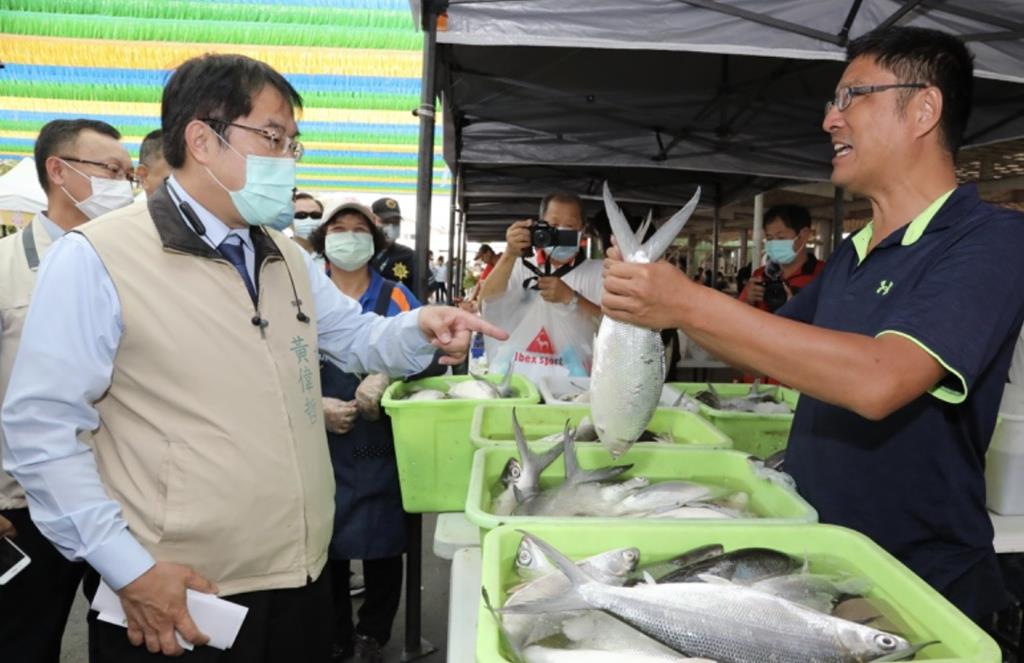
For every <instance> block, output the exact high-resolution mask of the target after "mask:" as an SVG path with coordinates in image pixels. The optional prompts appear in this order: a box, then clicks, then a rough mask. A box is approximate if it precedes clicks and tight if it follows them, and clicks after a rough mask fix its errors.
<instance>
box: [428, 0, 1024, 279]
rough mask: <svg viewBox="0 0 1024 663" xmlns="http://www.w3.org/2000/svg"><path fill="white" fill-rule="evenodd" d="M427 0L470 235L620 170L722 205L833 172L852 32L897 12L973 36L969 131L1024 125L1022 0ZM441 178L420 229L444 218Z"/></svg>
mask: <svg viewBox="0 0 1024 663" xmlns="http://www.w3.org/2000/svg"><path fill="white" fill-rule="evenodd" d="M412 4H413V10H414V13H415V15H416V16H417V20H420V21H421V22H422V25H423V26H424V27H425V40H426V42H428V45H427V48H426V49H425V55H426V56H428V57H426V58H425V62H424V71H425V72H426V71H427V69H428V68H430V70H431V72H432V74H436V83H435V84H434V85H436V92H437V93H438V94H439V95H440V96H441V98H442V103H443V109H444V116H443V117H444V128H445V131H444V154H445V159H446V161H447V162H448V164H449V167H450V168H451V169H452V170H453V172H454V173H455V174H456V180H457V187H456V189H457V191H456V194H455V196H454V202H455V204H453V220H454V219H455V216H456V215H455V213H454V210H456V209H457V210H458V211H459V212H460V214H459V216H460V218H459V221H460V223H458V224H456V223H453V224H452V228H455V227H456V225H458V226H459V228H460V230H459V233H460V244H461V243H462V242H463V241H464V240H465V239H466V238H467V237H472V238H474V239H497V238H498V237H499V235H497V234H496V231H495V228H496V226H499V225H501V224H503V223H506V222H507V221H508V220H510V219H512V218H519V216H518V215H519V213H520V212H521V211H522V212H528V214H526V215H527V216H532V215H534V214H535V210H536V202H537V201H538V200H539V198H540V197H541V196H542V195H543V194H544V193H545V192H547V191H550V190H551V188H552V185H554V184H557V185H558V186H557V188H567V189H569V190H574V191H576V192H577V193H580V194H581V195H584V196H585V197H586V196H592V195H593V192H594V186H595V184H594V183H595V182H597V183H599V182H600V181H601V180H603V179H608V180H609V181H610V183H611V185H612V187H613V190H614V191H616V195H617V196H619V195H622V197H623V199H624V200H626V201H632V202H635V203H636V204H638V205H647V206H662V205H664V206H672V205H674V204H676V203H677V202H678V200H679V198H681V197H682V196H680V194H682V195H683V196H685V192H686V191H692V190H693V186H694V185H695V184H697V183H702V184H703V185H704V186H705V195H704V200H705V205H711V206H713V205H717V204H723V203H725V202H728V201H729V200H733V199H736V198H741V197H749V196H750V195H751V194H752V193H756V192H757V191H760V190H765V189H767V188H771V187H774V186H778V185H779V184H781V183H784V182H791V181H821V180H825V179H827V177H828V173H829V169H830V166H829V160H830V158H831V153H830V150H829V145H828V140H827V137H826V136H825V134H824V133H823V132H822V130H821V128H820V122H821V118H822V112H823V104H824V101H825V100H826V99H827V98H829V96H830V95H831V93H832V91H833V89H834V87H835V83H836V82H837V81H838V79H839V76H840V74H841V72H842V69H843V66H844V65H843V59H844V57H845V56H844V44H845V41H846V40H847V39H848V38H851V37H856V36H858V35H859V34H863V33H864V32H866V31H868V30H870V29H872V28H873V27H876V26H877V25H880V24H883V23H898V24H901V25H922V26H927V27H937V28H940V29H945V30H948V31H952V32H955V33H957V34H960V35H962V36H964V37H965V38H966V39H967V40H968V41H969V42H970V43H971V47H972V50H973V51H974V52H975V54H976V58H977V62H976V73H977V86H976V87H977V90H976V103H975V110H974V114H973V117H972V123H971V127H970V130H969V136H968V140H969V143H971V144H984V143H990V142H995V141H1001V140H1006V139H1009V138H1013V137H1017V136H1021V135H1024V103H1022V102H1024V76H1022V72H1020V70H1019V64H1018V63H1019V62H1020V61H1022V59H1024V40H1022V39H1021V37H1022V35H1024V7H1022V6H1021V5H1020V4H1019V3H1014V2H1009V1H1005V0H1004V1H1001V2H990V1H984V2H982V1H973V2H967V0H957V1H956V2H938V1H932V2H918V1H911V2H893V1H892V0H864V1H854V0H820V1H816V2H813V3H810V2H798V1H794V0H789V1H771V2H768V1H764V0H757V1H753V0H746V1H744V0H733V1H730V2H725V1H719V0H699V1H698V0H687V1H684V0H637V1H634V2H630V3H613V2H607V1H600V0H598V1H593V0H531V1H530V2H523V1H521V0H463V1H459V0H453V1H452V2H448V3H444V2H438V3H434V2H428V3H426V4H424V5H421V4H419V3H418V2H415V1H414V2H413V3H412ZM440 12H445V14H444V19H443V20H442V29H441V31H440V32H437V33H436V42H434V41H433V37H432V35H434V34H435V33H434V32H433V26H434V25H435V23H436V17H437V16H438V14H439V13H440ZM430 60H434V63H433V65H434V66H433V67H431V66H430V65H431V62H430ZM427 78H428V77H426V76H425V77H424V81H425V82H426V81H427ZM433 91H434V87H433V86H432V88H431V90H426V89H425V90H424V93H425V95H424V99H426V98H427V96H426V95H427V94H430V95H431V99H432V98H433ZM421 119H422V120H423V121H424V126H426V125H427V124H430V127H431V128H432V123H429V122H428V121H427V120H428V119H430V120H432V118H427V117H424V116H421ZM432 136H433V134H432V133H430V134H429V138H430V139H431V145H430V147H431V149H432V147H433V145H432ZM428 154H429V153H428ZM425 175H426V179H427V180H428V181H423V180H421V181H420V183H419V184H420V186H419V195H420V202H419V203H418V207H419V208H420V210H421V214H420V215H419V219H420V222H421V223H423V224H424V228H423V229H422V230H420V231H419V232H418V233H417V236H418V237H419V236H423V237H425V236H426V225H425V224H426V223H428V222H429V221H428V219H429V217H428V215H427V214H426V213H423V212H422V210H425V209H427V207H428V206H429V191H430V187H429V184H430V182H429V176H430V173H429V171H426V172H425ZM620 191H621V192H622V194H620V193H619V192H620ZM684 199H685V198H684ZM706 211H707V210H706V209H705V212H706ZM417 248H419V247H417ZM422 253H425V248H424V251H423V252H422ZM463 264H464V263H463Z"/></svg>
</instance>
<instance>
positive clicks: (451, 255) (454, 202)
mask: <svg viewBox="0 0 1024 663" xmlns="http://www.w3.org/2000/svg"><path fill="white" fill-rule="evenodd" d="M461 179H462V169H461V168H458V167H456V169H455V176H454V177H453V178H452V198H451V208H450V209H449V213H448V288H447V290H448V301H447V302H446V303H448V304H451V303H452V299H453V298H454V297H455V278H454V276H453V270H454V269H455V267H454V265H452V262H453V261H454V260H455V222H456V219H457V218H458V214H459V210H458V207H459V184H460V180H461Z"/></svg>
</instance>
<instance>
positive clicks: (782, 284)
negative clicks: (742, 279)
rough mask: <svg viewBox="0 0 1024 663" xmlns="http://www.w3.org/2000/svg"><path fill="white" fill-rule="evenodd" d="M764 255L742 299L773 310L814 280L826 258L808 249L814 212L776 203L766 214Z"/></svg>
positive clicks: (823, 266) (761, 307) (745, 288)
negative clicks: (816, 255)
mask: <svg viewBox="0 0 1024 663" xmlns="http://www.w3.org/2000/svg"><path fill="white" fill-rule="evenodd" d="M764 237H765V243H764V244H765V247H764V248H765V255H766V256H767V258H768V260H767V261H766V263H765V266H764V267H760V268H758V269H757V271H755V272H754V273H753V275H752V276H751V277H750V281H748V282H747V285H746V287H744V288H743V291H742V292H741V293H740V296H739V299H740V301H741V302H746V303H748V304H750V305H752V306H756V307H757V308H759V309H761V310H762V311H768V312H769V313H774V312H775V311H777V310H778V309H780V308H781V307H782V305H783V304H785V303H786V302H787V301H789V300H790V298H792V297H793V295H795V294H796V293H798V292H800V290H802V289H803V288H806V287H807V286H808V285H810V284H811V281H813V280H814V279H815V278H817V276H818V274H820V273H821V270H823V269H824V268H825V262H824V261H823V260H818V259H817V258H816V257H815V256H814V254H812V253H809V252H808V251H807V242H808V241H809V240H810V238H811V213H810V212H809V211H808V210H807V208H806V207H802V206H800V205H775V206H773V207H771V208H770V209H769V210H768V211H767V212H765V214H764Z"/></svg>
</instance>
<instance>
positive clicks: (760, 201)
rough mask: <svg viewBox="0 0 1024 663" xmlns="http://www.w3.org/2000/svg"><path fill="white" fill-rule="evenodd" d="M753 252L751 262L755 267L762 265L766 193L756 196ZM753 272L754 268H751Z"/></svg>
mask: <svg viewBox="0 0 1024 663" xmlns="http://www.w3.org/2000/svg"><path fill="white" fill-rule="evenodd" d="M753 235H754V236H753V238H752V239H753V244H754V246H753V247H752V248H753V252H752V253H751V254H750V256H751V257H750V262H751V265H752V266H753V268H754V269H757V268H758V267H760V266H761V260H762V258H761V250H762V248H763V247H764V194H763V193H759V194H757V195H756V196H754V233H753ZM751 273H753V270H751Z"/></svg>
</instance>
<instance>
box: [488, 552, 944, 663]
mask: <svg viewBox="0 0 1024 663" xmlns="http://www.w3.org/2000/svg"><path fill="white" fill-rule="evenodd" d="M524 536H527V537H529V538H530V539H532V542H533V543H532V546H534V550H540V551H541V552H543V553H544V554H545V555H546V556H547V557H548V559H549V560H550V561H551V562H552V563H553V564H554V566H555V567H557V569H558V571H559V572H560V573H561V574H564V576H565V578H566V579H567V581H568V583H569V584H568V588H566V589H565V590H564V591H562V592H560V593H559V594H558V595H556V596H551V597H546V598H542V599H535V600H531V601H517V602H516V604H515V605H508V604H506V605H505V606H503V607H502V608H501V610H500V611H498V612H499V613H500V614H501V619H502V620H505V619H509V618H513V616H519V615H522V614H527V615H545V614H548V615H550V614H555V615H558V614H562V613H566V612H568V613H576V616H575V617H574V618H573V620H565V621H564V622H563V624H562V630H563V633H562V634H560V635H557V636H555V637H551V638H549V639H548V640H544V641H540V642H538V643H537V644H539V645H543V646H544V647H545V648H546V649H550V650H552V651H551V652H544V654H545V655H550V656H552V657H553V656H558V655H561V654H562V653H565V655H566V656H572V653H571V652H573V651H577V652H578V651H580V649H579V646H580V645H585V646H586V647H588V648H590V649H593V650H595V651H602V652H607V653H613V654H617V655H618V656H620V659H619V660H642V659H634V658H633V656H632V655H629V656H626V655H625V654H624V651H619V650H617V649H616V648H617V647H619V646H623V647H625V646H627V645H624V644H622V643H623V642H628V631H627V632H626V635H627V637H626V638H623V637H622V635H617V636H616V635H613V632H612V631H611V630H610V629H597V630H599V631H602V632H604V631H607V632H608V637H607V638H604V639H603V640H602V639H601V638H600V637H597V635H598V634H595V629H594V628H590V629H589V636H587V637H590V638H593V639H589V640H588V639H587V638H585V637H579V635H578V633H577V637H576V638H575V639H574V638H573V637H571V636H572V635H573V634H574V631H575V632H579V631H581V630H586V629H585V627H584V626H581V625H580V620H582V619H583V618H582V617H580V615H581V614H582V615H591V614H592V613H590V612H582V613H581V612H580V611H594V610H599V611H601V612H602V613H604V614H605V615H609V616H611V617H614V618H615V619H616V620H618V621H619V622H621V623H622V624H624V625H628V626H629V627H630V628H632V629H635V630H636V631H639V632H640V633H642V634H644V635H645V636H647V637H648V638H650V639H652V640H654V641H656V642H657V643H660V644H661V645H663V646H664V647H667V648H668V649H669V650H671V652H674V653H675V654H677V655H680V656H689V657H700V658H702V659H707V660H712V661H717V662H718V663H762V662H764V661H772V662H775V663H866V662H868V661H895V660H909V659H911V658H913V657H914V655H915V654H916V652H917V651H919V650H920V649H921V648H923V647H924V646H927V644H931V643H926V644H921V645H911V644H910V643H909V642H908V641H907V640H906V639H905V638H903V637H902V636H901V635H899V634H896V633H891V632H888V631H883V630H880V629H877V628H872V627H870V626H866V625H863V624H859V623H857V622H853V621H849V620H845V619H841V618H839V617H836V616H833V615H832V614H830V612H829V611H830V610H831V608H832V607H833V606H834V605H835V600H836V598H838V597H839V596H843V595H846V594H850V593H859V592H864V591H867V589H868V587H869V586H868V583H866V582H859V583H858V582H856V581H855V579H850V578H843V577H841V576H835V575H833V576H826V575H821V574H812V573H808V571H807V564H806V563H805V562H801V561H800V560H797V559H795V558H793V557H791V556H788V555H784V554H782V553H778V552H777V551H769V550H765V549H758V548H752V549H746V550H745V551H742V552H741V551H737V553H740V552H741V554H730V553H719V552H717V551H716V550H715V549H713V548H705V549H697V550H696V551H692V552H691V553H687V555H692V557H691V560H690V561H691V562H692V563H691V564H686V563H685V562H684V566H691V567H695V568H698V567H699V568H705V570H709V571H710V570H714V568H715V567H714V562H715V561H716V560H717V561H718V562H719V563H721V562H723V561H724V560H729V561H730V563H729V564H727V565H726V566H727V567H728V568H727V569H726V568H725V567H721V568H718V571H719V572H723V575H720V576H714V575H711V574H709V573H704V574H700V577H699V578H697V580H698V581H696V582H674V583H655V582H654V579H653V578H652V577H651V576H650V575H649V574H648V575H647V579H646V581H645V582H643V583H641V584H637V585H633V586H620V585H619V584H617V583H616V584H614V585H612V584H607V583H605V582H602V581H601V580H600V579H598V578H595V577H594V576H592V575H589V574H588V573H587V572H586V571H584V570H581V569H580V568H579V567H578V566H576V565H574V564H573V563H572V562H571V561H570V560H569V559H568V558H566V557H565V556H564V555H562V554H561V553H560V552H559V551H558V550H556V549H555V548H554V547H552V546H550V545H549V544H547V543H546V542H544V541H542V540H540V539H539V538H537V537H535V536H531V535H529V534H526V533H524ZM709 564H710V566H709ZM726 576H729V577H733V578H743V579H746V580H753V583H752V586H747V585H743V584H740V583H739V582H734V581H730V580H729V579H728V578H727V577H726ZM784 578H785V579H789V580H786V581H783V580H782V579H784ZM795 588H800V591H795ZM801 592H807V595H802V594H801ZM787 596H790V597H794V598H797V599H801V598H802V599H807V598H808V596H813V597H814V599H815V600H813V601H809V600H805V601H797V600H792V598H787ZM823 597H824V600H823ZM805 603H810V604H811V605H815V606H817V607H818V608H821V609H815V608H811V607H807V606H806V605H805ZM590 619H592V620H593V618H590ZM597 623H598V624H601V623H602V622H600V621H597ZM566 628H568V629H569V632H568V633H566V632H565V630H566ZM559 649H560V650H562V651H561V652H560V653H558V654H556V653H554V650H559ZM577 655H579V654H577ZM603 655H604V654H602V656H603ZM651 655H655V656H657V655H665V654H664V652H661V654H658V653H657V652H655V653H652V654H651ZM596 656H597V655H595V658H593V659H578V660H601V659H598V658H596ZM537 660H544V659H537ZM549 660H553V661H559V660H567V661H572V660H574V659H572V658H550V659H549ZM655 660H657V659H655ZM666 660H672V659H671V658H669V659H666ZM684 660H685V659H684Z"/></svg>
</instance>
